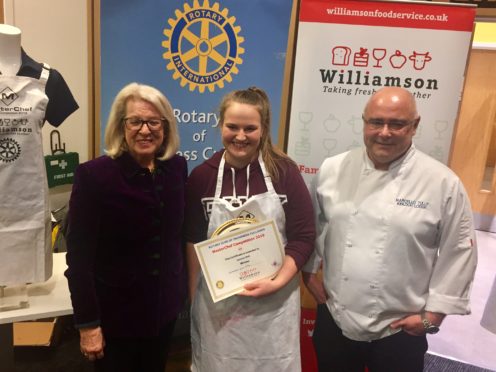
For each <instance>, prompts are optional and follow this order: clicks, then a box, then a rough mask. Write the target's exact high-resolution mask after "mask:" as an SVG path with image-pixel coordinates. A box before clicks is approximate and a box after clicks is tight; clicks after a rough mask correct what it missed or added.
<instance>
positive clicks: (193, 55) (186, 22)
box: [162, 0, 244, 93]
mask: <svg viewBox="0 0 496 372" xmlns="http://www.w3.org/2000/svg"><path fill="white" fill-rule="evenodd" d="M228 12H229V11H228V9H226V8H224V9H223V10H222V11H221V10H220V9H219V4H218V3H214V4H213V5H212V7H210V4H209V1H208V0H204V1H203V4H202V5H200V4H199V2H198V0H194V2H193V7H191V6H190V5H188V4H187V3H185V4H184V12H181V11H180V10H178V9H176V19H173V18H169V25H170V26H171V28H170V29H167V28H166V29H164V35H165V36H166V37H167V40H165V41H163V42H162V46H163V47H164V48H165V49H166V52H165V53H164V54H163V58H164V59H165V60H166V61H168V62H169V63H168V64H167V69H168V70H172V71H173V75H172V76H173V78H174V79H175V80H178V79H180V84H181V86H182V87H185V86H186V85H187V84H189V90H190V91H194V90H195V88H197V87H198V90H199V92H200V93H203V92H205V88H208V90H209V91H210V92H213V91H214V90H215V86H216V85H217V86H218V87H219V88H220V89H222V88H224V81H227V82H231V81H232V76H231V75H232V74H237V73H238V72H239V71H238V68H237V67H238V65H240V64H242V63H243V60H242V59H241V58H240V55H241V54H243V53H244V49H243V48H242V47H241V46H240V45H241V43H243V41H244V38H243V37H241V36H239V32H240V31H241V28H240V27H239V26H236V25H235V21H236V18H235V17H228Z"/></svg>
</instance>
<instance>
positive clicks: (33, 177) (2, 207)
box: [0, 65, 52, 285]
mask: <svg viewBox="0 0 496 372" xmlns="http://www.w3.org/2000/svg"><path fill="white" fill-rule="evenodd" d="M48 76H49V68H48V66H47V65H45V66H44V68H43V69H42V73H41V76H40V79H34V78H30V77H25V76H4V75H0V188H1V190H2V197H1V198H0V262H2V264H1V265H0V285H13V284H23V283H30V282H41V281H45V280H47V279H48V278H49V277H50V276H51V274H52V255H51V222H50V213H49V208H48V185H47V181H46V171H45V163H44V157H43V144H42V138H41V128H42V125H43V120H44V118H45V111H46V107H47V104H48V97H47V96H46V94H45V85H46V82H47V80H48Z"/></svg>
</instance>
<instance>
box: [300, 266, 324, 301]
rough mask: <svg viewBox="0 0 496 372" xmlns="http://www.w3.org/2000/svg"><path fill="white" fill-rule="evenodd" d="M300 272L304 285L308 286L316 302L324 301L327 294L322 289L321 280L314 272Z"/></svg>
mask: <svg viewBox="0 0 496 372" xmlns="http://www.w3.org/2000/svg"><path fill="white" fill-rule="evenodd" d="M301 274H302V277H303V283H305V286H306V287H307V288H308V290H309V291H310V293H311V294H312V296H313V298H315V301H317V303H318V304H323V303H325V302H326V301H327V299H328V298H329V296H328V295H327V293H326V291H325V289H324V284H323V283H322V281H321V280H320V279H319V278H317V275H316V274H313V273H306V272H304V271H302V272H301Z"/></svg>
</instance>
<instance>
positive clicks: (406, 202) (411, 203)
mask: <svg viewBox="0 0 496 372" xmlns="http://www.w3.org/2000/svg"><path fill="white" fill-rule="evenodd" d="M396 205H399V206H400V207H410V208H421V209H427V207H428V206H429V202H427V201H422V200H411V199H404V198H396Z"/></svg>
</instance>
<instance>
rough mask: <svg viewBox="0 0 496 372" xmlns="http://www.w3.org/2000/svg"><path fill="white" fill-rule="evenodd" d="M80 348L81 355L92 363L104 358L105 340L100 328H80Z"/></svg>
mask: <svg viewBox="0 0 496 372" xmlns="http://www.w3.org/2000/svg"><path fill="white" fill-rule="evenodd" d="M79 336H80V342H79V347H80V349H81V353H83V355H84V356H85V357H86V358H88V360H90V361H94V360H95V359H102V358H103V348H104V347H105V339H104V337H103V332H102V329H101V328H100V327H96V328H80V329H79Z"/></svg>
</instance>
